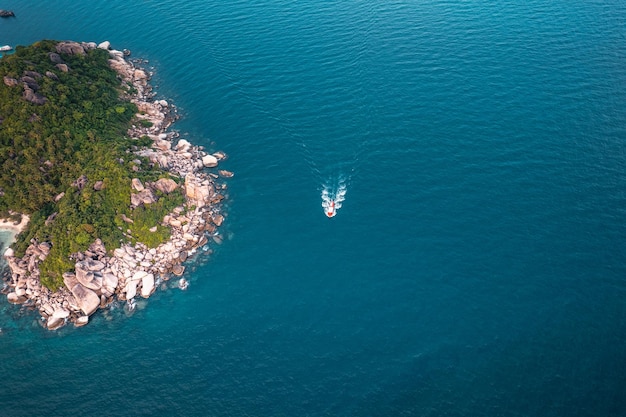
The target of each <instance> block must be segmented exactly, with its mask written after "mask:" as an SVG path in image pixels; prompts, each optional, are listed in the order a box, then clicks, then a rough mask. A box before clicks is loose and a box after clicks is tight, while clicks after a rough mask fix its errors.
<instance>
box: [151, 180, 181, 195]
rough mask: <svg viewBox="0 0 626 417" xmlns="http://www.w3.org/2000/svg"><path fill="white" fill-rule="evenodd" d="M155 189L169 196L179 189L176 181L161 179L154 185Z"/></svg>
mask: <svg viewBox="0 0 626 417" xmlns="http://www.w3.org/2000/svg"><path fill="white" fill-rule="evenodd" d="M154 188H155V189H157V190H159V191H161V192H162V193H165V194H169V193H171V192H172V191H174V190H175V189H176V188H178V184H176V181H174V180H172V179H170V178H160V179H159V180H158V181H157V182H155V183H154Z"/></svg>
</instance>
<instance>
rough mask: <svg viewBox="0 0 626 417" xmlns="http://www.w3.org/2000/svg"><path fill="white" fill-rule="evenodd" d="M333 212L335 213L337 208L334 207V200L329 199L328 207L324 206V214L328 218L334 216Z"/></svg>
mask: <svg viewBox="0 0 626 417" xmlns="http://www.w3.org/2000/svg"><path fill="white" fill-rule="evenodd" d="M335 214H337V209H336V208H335V202H334V201H333V200H331V201H330V203H329V204H328V207H326V216H327V217H329V218H330V217H335Z"/></svg>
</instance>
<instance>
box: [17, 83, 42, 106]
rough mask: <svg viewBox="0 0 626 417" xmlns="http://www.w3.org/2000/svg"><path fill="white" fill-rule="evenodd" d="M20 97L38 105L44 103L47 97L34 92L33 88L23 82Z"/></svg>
mask: <svg viewBox="0 0 626 417" xmlns="http://www.w3.org/2000/svg"><path fill="white" fill-rule="evenodd" d="M22 97H23V98H24V100H26V101H28V102H30V103H33V104H37V105H39V106H41V105H43V104H46V102H47V101H48V99H47V98H45V97H44V96H42V95H41V94H39V93H36V92H35V90H33V89H32V88H30V87H29V86H28V84H24V92H23V93H22Z"/></svg>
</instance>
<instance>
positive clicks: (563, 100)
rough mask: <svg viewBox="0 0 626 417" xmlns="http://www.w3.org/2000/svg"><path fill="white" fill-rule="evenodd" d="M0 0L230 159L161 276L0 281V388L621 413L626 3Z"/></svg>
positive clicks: (215, 404) (106, 397) (170, 407)
mask: <svg viewBox="0 0 626 417" xmlns="http://www.w3.org/2000/svg"><path fill="white" fill-rule="evenodd" d="M3 7H5V8H10V9H12V10H13V11H14V12H15V14H16V17H15V18H10V19H2V20H0V44H2V45H4V44H9V45H12V46H15V45H20V44H21V45H26V44H30V43H32V42H35V41H37V40H39V39H44V38H45V39H58V40H78V41H95V42H102V41H104V40H108V41H110V42H111V43H112V46H113V47H114V48H116V49H123V48H128V49H130V50H131V51H132V56H133V57H134V58H142V59H145V60H147V61H148V62H147V63H146V66H148V67H149V68H150V69H151V70H152V71H154V77H153V84H154V85H155V87H156V91H157V93H158V97H159V98H163V99H166V100H168V101H170V102H172V103H174V104H175V105H176V106H177V107H178V110H179V113H180V115H181V120H179V121H178V122H177V123H176V124H175V125H174V129H175V130H178V131H179V132H180V133H181V136H182V137H185V138H187V139H188V140H190V141H191V142H193V143H195V144H198V145H202V146H205V147H206V148H207V149H208V150H210V151H217V150H223V151H225V152H226V153H227V154H228V155H229V158H228V160H226V161H225V162H223V163H222V164H221V166H222V167H223V168H224V169H228V170H231V171H233V172H234V173H235V176H234V177H233V178H232V179H229V180H227V184H228V200H227V203H226V207H225V211H226V213H227V219H226V221H225V224H224V226H223V227H222V234H223V236H224V242H223V243H222V244H221V245H218V244H215V245H213V247H212V249H213V251H214V253H213V254H212V255H211V256H203V255H202V254H200V256H198V257H195V258H193V259H192V260H191V261H190V262H189V263H188V269H187V275H186V277H187V278H188V279H189V281H190V286H189V288H188V290H186V291H180V290H177V289H170V290H167V291H161V292H159V293H157V294H155V295H154V296H153V297H151V298H150V299H149V300H147V301H141V302H140V303H139V305H138V309H137V310H136V311H135V313H134V314H133V315H132V316H127V315H126V314H125V313H124V312H123V309H122V308H118V309H115V310H113V311H108V312H99V313H97V314H96V315H95V316H94V317H92V320H91V323H90V324H89V325H88V326H87V327H84V328H80V329H73V328H71V327H65V328H63V329H61V330H59V331H56V332H48V331H46V330H43V329H42V328H41V326H40V325H39V323H38V322H37V317H36V316H35V315H34V314H32V313H29V312H28V311H23V309H21V308H20V307H17V306H11V305H8V304H7V303H6V299H5V298H4V297H1V298H2V301H0V328H1V329H2V331H1V332H0V380H1V381H2V385H1V389H0V415H3V416H4V415H6V416H31V415H46V416H69V415H97V414H103V415H109V416H128V415H155V416H173V415H179V416H623V415H626V222H625V218H626V217H625V216H626V111H625V104H626V71H625V69H624V62H626V43H625V42H624V39H625V37H626V3H624V2H622V1H614V0H603V1H600V0H586V1H560V0H527V1H524V2H515V1H502V0H498V1H484V0H430V1H417V0H390V1H384V2H383V1H377V0H371V1H358V0H345V1H341V2H333V1H322V0H310V1H306V2H304V1H300V2H297V1H287V0H282V1H280V0H253V1H242V0H233V1H228V2H213V1H208V2H207V1H199V0H191V1H188V2H185V3H184V4H182V3H180V2H173V1H171V0H168V1H157V0H145V1H142V2H127V1H121V0H108V1H103V0H95V1H90V2H78V3H77V2H72V1H69V0H57V1H55V2H32V1H25V0H14V1H12V2H10V4H9V3H7V4H4V5H3ZM337 194H341V195H343V197H342V198H343V201H341V203H340V205H341V207H338V209H337V212H336V216H335V217H333V218H328V217H327V216H326V215H325V213H324V208H323V207H322V204H323V203H324V200H323V198H322V196H323V195H325V196H326V197H325V198H326V199H330V198H333V197H338V196H337ZM336 199H337V200H339V198H336Z"/></svg>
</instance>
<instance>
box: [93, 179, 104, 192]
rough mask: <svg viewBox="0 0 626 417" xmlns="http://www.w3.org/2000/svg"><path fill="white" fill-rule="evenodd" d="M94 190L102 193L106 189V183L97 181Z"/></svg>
mask: <svg viewBox="0 0 626 417" xmlns="http://www.w3.org/2000/svg"><path fill="white" fill-rule="evenodd" d="M93 189H94V190H95V191H102V190H103V189H104V181H96V183H95V184H94V185H93Z"/></svg>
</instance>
